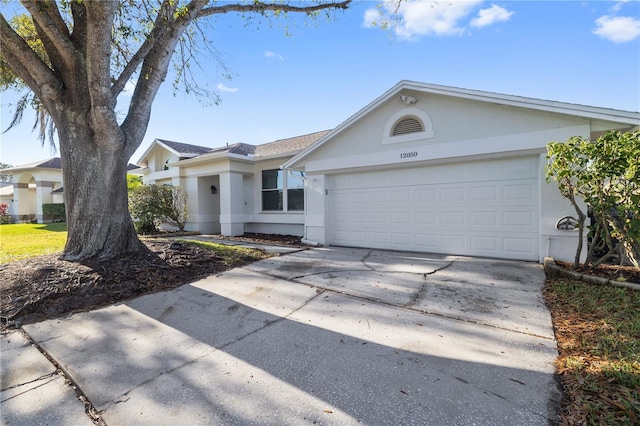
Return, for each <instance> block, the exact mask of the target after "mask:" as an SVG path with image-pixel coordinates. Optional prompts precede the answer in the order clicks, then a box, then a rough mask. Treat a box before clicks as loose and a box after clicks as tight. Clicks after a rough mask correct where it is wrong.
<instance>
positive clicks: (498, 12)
mask: <svg viewBox="0 0 640 426" xmlns="http://www.w3.org/2000/svg"><path fill="white" fill-rule="evenodd" d="M511 15H513V12H511V11H509V10H507V9H505V8H504V7H500V6H498V5H495V4H492V5H491V7H490V8H488V9H482V10H481V11H480V12H478V17H476V18H473V19H472V20H471V26H472V27H477V28H483V27H487V26H489V25H493V24H495V23H497V22H506V21H508V20H509V19H510V18H511Z"/></svg>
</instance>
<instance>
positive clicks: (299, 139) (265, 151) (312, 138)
mask: <svg viewBox="0 0 640 426" xmlns="http://www.w3.org/2000/svg"><path fill="white" fill-rule="evenodd" d="M329 132H330V130H323V131H321V132H315V133H309V134H307V135H302V136H295V137H293V138H287V139H280V140H277V141H275V142H269V143H265V144H263V145H258V146H256V150H255V155H256V156H257V157H269V156H271V155H281V154H294V153H296V152H299V151H301V150H303V149H305V148H306V147H308V146H310V145H312V144H313V143H315V142H316V141H318V140H319V139H320V138H322V137H323V136H324V135H326V134H327V133H329Z"/></svg>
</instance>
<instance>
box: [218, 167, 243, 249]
mask: <svg viewBox="0 0 640 426" xmlns="http://www.w3.org/2000/svg"><path fill="white" fill-rule="evenodd" d="M219 193H220V233H221V234H222V235H227V236H230V237H233V236H238V235H243V234H244V222H245V218H244V188H243V177H242V173H236V172H223V173H220V188H219Z"/></svg>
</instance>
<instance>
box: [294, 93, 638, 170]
mask: <svg viewBox="0 0 640 426" xmlns="http://www.w3.org/2000/svg"><path fill="white" fill-rule="evenodd" d="M402 90H414V91H418V92H422V93H432V94H440V95H445V96H453V97H458V98H463V99H471V100H478V101H482V102H492V103H496V104H501V105H509V106H516V107H519V108H529V109H536V110H542V111H548V112H553V113H558V114H565V115H572V116H578V117H583V118H588V119H592V120H603V121H609V122H615V123H623V124H629V125H640V113H638V112H633V111H623V110H616V109H610V108H600V107H592V106H587V105H578V104H570V103H565V102H557V101H545V100H541V99H535V98H527V97H522V96H514V95H504V94H500V93H492V92H484V91H479V90H469V89H462V88H457V87H449V86H440V85H435V84H426V83H419V82H415V81H410V80H402V81H400V82H399V83H397V84H396V85H395V86H393V87H392V88H390V89H389V90H387V91H386V92H384V93H383V94H382V95H380V96H379V97H377V98H376V99H375V100H373V101H372V102H370V103H369V104H368V105H367V106H365V107H364V108H362V109H361V110H359V111H358V112H356V113H355V114H354V115H352V116H351V117H349V118H348V119H347V120H345V121H344V122H342V123H341V124H340V125H339V126H338V127H336V128H335V129H333V130H332V131H330V132H329V133H328V134H326V135H325V136H324V137H322V138H320V139H319V140H318V141H317V142H315V143H314V144H312V145H310V146H309V147H307V148H305V149H303V150H302V151H300V152H299V153H298V154H297V155H295V156H294V157H293V158H291V159H290V160H289V161H287V162H285V163H284V164H283V165H282V168H285V169H288V168H293V167H295V166H296V165H299V163H300V162H301V161H302V160H303V159H304V158H305V157H306V156H308V155H309V154H311V153H312V152H314V151H315V150H316V149H318V148H319V147H321V146H322V145H324V144H325V143H326V142H327V141H328V140H330V139H332V138H333V137H335V136H336V135H338V134H339V133H341V132H342V131H343V130H344V129H346V128H347V127H349V126H351V125H352V124H353V123H354V122H356V121H358V120H360V119H361V118H362V117H364V116H365V115H367V114H368V113H369V112H371V111H372V110H374V109H376V108H378V107H379V106H380V105H381V104H383V103H384V102H386V101H388V100H389V99H391V98H392V97H393V96H395V95H396V94H397V93H399V92H400V91H402Z"/></svg>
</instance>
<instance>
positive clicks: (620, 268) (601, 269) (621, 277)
mask: <svg viewBox="0 0 640 426" xmlns="http://www.w3.org/2000/svg"><path fill="white" fill-rule="evenodd" d="M555 263H556V265H558V266H561V267H563V268H565V269H567V270H570V271H575V272H579V273H581V274H588V275H595V276H598V277H602V278H607V279H609V280H611V281H625V282H630V283H636V284H640V268H636V267H633V266H624V265H607V264H602V265H599V266H598V267H597V268H590V267H589V268H585V267H584V265H583V264H580V265H578V268H577V269H576V268H574V266H573V263H571V262H563V261H560V260H556V261H555Z"/></svg>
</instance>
